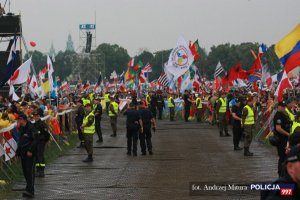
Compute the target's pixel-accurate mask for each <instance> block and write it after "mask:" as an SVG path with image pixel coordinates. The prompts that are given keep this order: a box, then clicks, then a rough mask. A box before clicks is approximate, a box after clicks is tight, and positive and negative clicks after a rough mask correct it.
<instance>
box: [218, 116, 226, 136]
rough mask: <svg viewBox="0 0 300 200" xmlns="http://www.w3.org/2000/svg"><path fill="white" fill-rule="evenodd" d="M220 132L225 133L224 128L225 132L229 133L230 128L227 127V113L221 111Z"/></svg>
mask: <svg viewBox="0 0 300 200" xmlns="http://www.w3.org/2000/svg"><path fill="white" fill-rule="evenodd" d="M218 116H219V119H218V120H219V132H220V134H223V130H224V131H225V133H226V134H227V133H228V128H227V121H226V113H219V114H218Z"/></svg>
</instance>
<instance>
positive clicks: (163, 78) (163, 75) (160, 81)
mask: <svg viewBox="0 0 300 200" xmlns="http://www.w3.org/2000/svg"><path fill="white" fill-rule="evenodd" d="M158 84H159V85H163V86H165V87H167V86H168V84H169V80H168V77H167V74H166V73H164V72H163V73H161V74H160V76H159V78H158Z"/></svg>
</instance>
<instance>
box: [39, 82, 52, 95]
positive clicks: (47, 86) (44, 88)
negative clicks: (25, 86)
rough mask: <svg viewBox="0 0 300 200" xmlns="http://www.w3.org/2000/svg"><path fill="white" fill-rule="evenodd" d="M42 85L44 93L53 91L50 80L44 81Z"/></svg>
mask: <svg viewBox="0 0 300 200" xmlns="http://www.w3.org/2000/svg"><path fill="white" fill-rule="evenodd" d="M41 87H42V89H43V94H47V93H48V92H50V91H51V88H50V84H49V80H48V81H46V82H44V83H42V85H41Z"/></svg>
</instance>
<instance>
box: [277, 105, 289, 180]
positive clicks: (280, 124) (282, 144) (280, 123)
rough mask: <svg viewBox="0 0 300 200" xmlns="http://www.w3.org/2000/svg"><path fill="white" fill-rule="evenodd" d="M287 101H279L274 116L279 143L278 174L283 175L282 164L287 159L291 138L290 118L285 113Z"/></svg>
mask: <svg viewBox="0 0 300 200" xmlns="http://www.w3.org/2000/svg"><path fill="white" fill-rule="evenodd" d="M285 107H286V104H285V102H279V103H278V108H277V112H276V114H275V116H274V118H273V124H274V127H275V128H274V134H275V135H276V136H277V137H278V139H279V140H278V144H277V146H276V147H277V153H278V156H279V159H278V171H277V172H278V175H279V176H280V175H281V172H282V164H283V162H284V161H285V158H286V154H285V150H286V146H287V141H288V138H289V132H290V127H291V126H290V120H289V118H288V116H287V115H286V114H285Z"/></svg>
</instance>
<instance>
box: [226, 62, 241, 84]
mask: <svg viewBox="0 0 300 200" xmlns="http://www.w3.org/2000/svg"><path fill="white" fill-rule="evenodd" d="M241 70H242V65H241V64H240V63H239V64H237V65H236V66H234V67H233V68H231V69H230V70H229V72H228V80H229V82H232V81H234V80H236V79H238V78H239V73H240V71H241Z"/></svg>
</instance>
